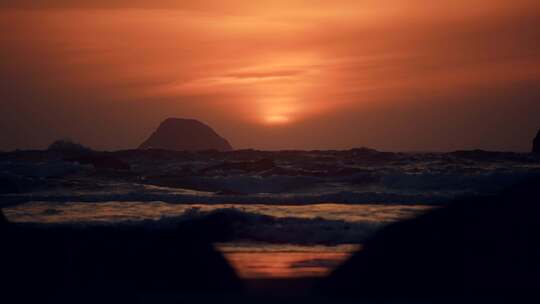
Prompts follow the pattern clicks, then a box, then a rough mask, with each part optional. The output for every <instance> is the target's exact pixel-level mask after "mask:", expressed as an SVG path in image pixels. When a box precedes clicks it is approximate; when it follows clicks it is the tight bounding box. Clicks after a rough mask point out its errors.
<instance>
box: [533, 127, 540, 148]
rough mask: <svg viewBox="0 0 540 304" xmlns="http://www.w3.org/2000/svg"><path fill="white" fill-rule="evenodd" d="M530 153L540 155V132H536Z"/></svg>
mask: <svg viewBox="0 0 540 304" xmlns="http://www.w3.org/2000/svg"><path fill="white" fill-rule="evenodd" d="M532 152H533V153H537V154H540V130H538V134H536V137H535V138H534V141H533V149H532Z"/></svg>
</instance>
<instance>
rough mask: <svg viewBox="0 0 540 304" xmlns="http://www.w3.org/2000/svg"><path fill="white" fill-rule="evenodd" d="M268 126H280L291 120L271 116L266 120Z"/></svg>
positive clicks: (281, 116) (280, 116)
mask: <svg viewBox="0 0 540 304" xmlns="http://www.w3.org/2000/svg"><path fill="white" fill-rule="evenodd" d="M264 121H265V122H266V123H267V124H271V125H278V124H286V123H289V122H291V119H290V118H289V117H287V116H285V115H269V116H266V117H265V118H264Z"/></svg>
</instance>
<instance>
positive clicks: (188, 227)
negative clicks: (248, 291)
mask: <svg viewBox="0 0 540 304" xmlns="http://www.w3.org/2000/svg"><path fill="white" fill-rule="evenodd" d="M2 221H3V215H2V216H0V240H1V244H2V245H1V250H0V261H2V267H1V272H0V282H1V283H0V297H1V299H2V300H1V301H2V302H3V301H4V300H6V299H9V298H10V297H16V298H17V300H18V303H20V302H21V299H22V300H23V302H30V301H33V300H37V302H36V303H43V302H45V303H48V301H51V302H53V301H54V302H55V303H56V302H57V301H61V302H63V301H66V302H73V303H77V302H81V301H83V300H87V301H89V302H94V303H102V302H109V301H110V302H114V299H115V298H121V299H122V298H123V299H125V298H129V299H137V298H138V297H140V296H144V295H165V294H177V295H178V294H180V295H184V294H194V293H195V294H196V293H201V294H204V293H206V292H209V293H218V294H219V293H231V292H232V293H234V292H238V291H239V290H240V288H241V283H240V280H239V279H238V278H237V276H236V274H235V273H234V271H233V269H232V268H231V267H230V266H229V265H228V263H227V262H226V260H225V259H224V258H223V257H222V256H221V255H220V254H219V253H218V252H216V251H215V250H214V249H213V247H212V245H211V243H210V237H211V236H212V233H211V231H210V230H213V229H214V228H215V227H210V226H207V224H208V223H205V222H200V223H194V224H183V225H182V226H178V227H177V228H167V229H164V228H162V229H155V228H143V227H138V226H135V227H134V226H128V227H125V226H119V227H95V226H94V227H86V228H81V227H78V228H76V227H67V226H50V225H48V226H43V225H42V226H35V225H29V224H14V223H7V222H4V224H2ZM208 227H210V228H208ZM220 229H221V228H220ZM206 230H208V231H206ZM89 298H90V299H89ZM70 299H71V300H73V301H70ZM5 303H10V302H9V301H6V302H5Z"/></svg>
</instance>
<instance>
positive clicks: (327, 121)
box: [0, 0, 540, 150]
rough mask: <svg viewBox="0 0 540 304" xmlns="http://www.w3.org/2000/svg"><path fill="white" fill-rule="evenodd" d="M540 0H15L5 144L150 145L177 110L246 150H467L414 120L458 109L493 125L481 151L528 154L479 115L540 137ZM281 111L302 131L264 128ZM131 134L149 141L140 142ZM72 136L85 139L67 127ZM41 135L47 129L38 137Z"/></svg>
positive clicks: (7, 38)
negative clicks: (539, 104)
mask: <svg viewBox="0 0 540 304" xmlns="http://www.w3.org/2000/svg"><path fill="white" fill-rule="evenodd" d="M539 6H540V5H539V4H538V3H537V2H536V1H526V0H517V1H512V3H508V2H507V1H487V0H473V1H461V0H459V1H443V2H441V1H439V2H436V3H435V2H432V1H422V0H414V1H405V0H392V1H388V2H386V1H385V2H381V1H340V2H339V3H335V2H332V3H330V2H325V1H316V2H312V1H299V0H298V1H288V2H285V1H269V2H267V3H264V5H262V4H260V2H256V3H255V2H249V3H247V2H246V1H228V2H226V3H225V2H224V1H24V0H23V1H2V2H0V8H3V9H1V10H0V27H1V28H4V29H6V28H8V29H9V31H4V32H3V33H2V35H0V57H1V58H7V59H8V60H2V61H1V62H0V82H1V83H2V91H1V92H0V95H1V96H0V97H1V98H0V107H2V112H3V113H10V115H11V117H12V119H11V118H10V120H9V124H12V125H13V126H7V127H6V128H8V129H9V130H10V131H9V132H10V133H9V134H10V136H9V137H6V136H2V140H1V141H0V148H2V147H4V148H6V149H8V148H14V147H25V146H32V147H35V146H42V145H45V144H46V142H48V141H50V140H53V139H56V138H57V137H63V136H64V135H69V136H70V137H73V138H75V139H80V140H81V141H82V142H83V143H88V144H90V145H94V146H99V147H104V148H118V147H130V146H136V145H137V144H138V140H139V138H143V137H144V136H146V135H147V134H146V133H147V132H148V131H149V130H150V129H152V128H153V127H154V126H155V124H157V123H158V122H159V120H161V119H162V118H164V117H169V116H174V115H178V116H189V117H197V118H200V119H203V120H206V121H207V122H208V123H210V124H211V125H213V126H216V128H218V129H223V130H225V131H226V132H227V133H228V134H226V135H228V137H229V139H231V141H233V142H234V143H235V146H238V147H252V146H255V147H261V148H286V147H288V148H315V147H317V148H325V147H337V148H346V147H352V146H358V145H363V146H375V147H381V148H391V149H424V148H426V149H427V148H429V149H443V148H444V149H446V148H450V147H455V148H459V147H458V145H456V144H445V143H444V141H441V140H439V138H437V137H436V136H435V135H433V136H431V135H429V134H427V133H426V132H428V131H426V130H423V129H418V128H417V127H416V126H418V125H422V126H423V128H424V129H427V130H429V132H432V133H436V131H435V130H436V129H437V126H439V127H440V128H442V129H444V130H447V129H448V130H449V127H448V125H447V124H448V123H450V122H451V121H452V116H445V115H442V114H440V113H441V111H442V112H445V111H446V112H452V113H454V112H453V111H448V109H454V107H455V109H459V111H460V112H456V113H454V115H458V114H459V116H460V117H462V118H461V120H462V121H464V122H466V123H464V124H466V125H468V126H469V127H470V129H472V130H473V131H471V130H469V132H472V133H474V132H475V131H474V129H475V128H476V129H478V130H482V131H477V132H476V135H475V136H473V135H470V140H471V142H472V141H473V140H472V139H473V138H474V139H475V140H476V142H477V144H478V146H479V147H480V146H482V145H483V146H485V147H497V148H504V147H512V148H513V149H520V150H524V149H525V148H526V145H528V143H527V144H526V143H524V141H523V140H524V139H523V138H518V137H516V138H515V139H512V138H508V140H505V144H504V145H502V146H501V145H496V144H495V140H496V139H488V138H487V137H488V136H486V138H482V137H481V136H480V135H481V134H490V135H492V136H493V135H496V134H497V132H498V131H500V129H501V128H502V127H501V126H500V125H502V124H503V123H505V124H507V123H509V121H508V120H507V119H506V118H505V117H502V116H497V115H495V116H494V117H498V119H499V120H498V121H499V123H500V125H497V123H496V122H495V121H493V122H492V123H491V124H490V126H491V128H492V130H493V131H489V130H484V129H483V127H482V121H481V120H479V119H477V116H475V115H476V114H475V115H473V114H471V113H480V112H481V110H479V109H478V108H476V105H478V104H481V105H482V107H481V108H482V109H483V110H484V111H489V107H490V105H492V106H493V107H495V108H497V109H500V110H501V111H503V112H506V113H514V114H513V115H514V116H513V117H514V118H515V119H516V120H518V121H521V122H522V123H524V124H526V125H527V128H530V129H531V130H532V129H533V128H536V127H534V124H535V119H534V117H533V116H532V114H538V112H536V111H537V109H536V108H535V107H534V106H533V105H532V104H531V103H530V102H529V103H527V104H521V105H522V106H525V105H527V107H528V108H529V109H530V111H523V113H522V114H520V115H518V113H517V112H516V109H517V106H516V105H517V104H520V103H523V101H522V99H523V98H525V97H524V96H526V99H527V100H532V99H534V98H533V97H535V96H536V97H538V92H537V91H536V90H534V89H533V88H534V87H535V85H536V86H538V83H540V75H539V73H540V72H538V71H540V39H539V37H540V26H539V21H538V20H540V10H539V9H538V8H539ZM22 8H24V9H22ZM21 9H22V10H21ZM74 25H76V26H74ZM516 88H524V90H525V92H526V94H525V93H524V94H521V93H520V92H519V90H517V89H516ZM489 91H494V92H495V91H496V92H498V94H500V95H502V96H505V98H502V99H499V98H498V95H496V94H491V95H490V94H487V93H485V92H489ZM509 92H511V94H510V93H509ZM471 96H482V98H488V99H493V101H489V100H481V101H475V99H474V98H472V97H471ZM478 98H480V97H478ZM495 99H496V100H495ZM460 100H467V103H465V102H463V101H460ZM421 105H424V106H421ZM428 105H430V106H428ZM457 105H459V106H457ZM397 108H399V109H401V111H399V112H395V111H394V110H392V109H397ZM407 109H417V111H416V112H415V111H412V110H410V111H409V110H407ZM427 109H429V110H427ZM87 112H89V113H87ZM462 112H463V113H462ZM90 113H91V114H90ZM399 113H402V115H403V116H402V117H407V119H400V117H399V115H398V114H399ZM426 113H432V114H433V116H435V117H436V116H437V115H442V116H441V118H440V119H438V120H435V119H431V116H430V115H427V114H426ZM467 113H469V114H467ZM467 115H469V116H467ZM81 117H82V118H81ZM272 117H274V118H275V117H279V118H280V121H287V122H288V123H287V124H280V126H279V128H274V129H271V130H269V129H268V125H266V124H265V121H268V119H271V118H272ZM354 117H358V118H357V119H355V118H354ZM467 117H469V118H467ZM92 120H96V121H99V122H100V123H101V125H102V126H105V125H106V126H109V128H113V127H112V126H113V125H114V124H117V125H118V127H115V128H114V129H115V131H114V132H116V136H117V137H121V138H122V140H121V142H120V141H117V142H115V140H114V139H113V138H112V136H111V138H107V136H108V134H107V131H105V130H101V129H100V130H92V127H91V126H92V125H93V123H92ZM356 120H358V121H356ZM423 120H427V121H430V122H431V123H432V124H433V125H434V127H432V128H429V127H428V126H426V125H424V124H421V123H419V121H423ZM444 120H448V121H449V122H445V121H444ZM387 121H388V122H387ZM345 122H347V123H345ZM397 122H399V124H398V123H397ZM5 124H6V125H7V124H8V123H7V122H5ZM317 124H319V125H320V126H319V127H317ZM130 125H137V128H139V129H137V132H140V133H144V134H142V135H134V134H132V133H133V130H131V129H130V127H129V126H130ZM332 125H338V126H340V127H333V126H332ZM307 126H309V127H307ZM323 126H324V127H323ZM391 126H394V127H393V130H394V131H400V130H415V131H417V132H419V134H418V136H417V137H418V138H423V139H425V141H421V140H413V139H412V138H411V136H412V133H414V132H413V131H411V133H410V134H408V135H409V136H408V137H407V141H408V142H406V141H401V137H400V138H396V136H397V135H395V136H393V135H392V132H391V130H392V128H391ZM67 129H70V130H71V129H73V130H74V131H73V133H74V134H61V133H62V132H66V131H65V130H67ZM5 130H6V129H5ZM18 130H24V131H18ZM308 130H309V131H308ZM330 130H333V131H335V132H337V133H335V134H340V136H336V135H335V134H334V135H332V134H330V133H328V132H329V131H330ZM358 130H361V131H358ZM364 130H370V131H369V132H371V133H373V134H368V133H367V132H368V131H364ZM512 130H514V131H515V132H529V131H530V130H529V129H527V130H525V131H523V130H518V129H517V127H515V129H512ZM6 132H7V131H6ZM33 132H36V134H37V133H39V134H41V135H36V136H35V137H34V138H33V139H30V138H31V136H29V135H30V134H33ZM445 132H446V131H445ZM456 132H457V131H456ZM6 134H7V133H6ZM104 134H105V135H104ZM341 134H342V136H341ZM378 134H385V135H384V136H381V138H377V135H378ZM422 134H423V135H422ZM456 136H457V134H456ZM16 138H17V139H16ZM261 138H264V140H261ZM84 139H87V140H86V141H85V140H84ZM383 140H384V141H383ZM518 140H519V141H520V142H519V143H518ZM385 141H386V143H385ZM397 143H399V145H398V144H397ZM468 143H469V141H465V140H464V144H463V146H472V144H468Z"/></svg>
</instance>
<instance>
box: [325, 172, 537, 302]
mask: <svg viewBox="0 0 540 304" xmlns="http://www.w3.org/2000/svg"><path fill="white" fill-rule="evenodd" d="M539 189H540V179H539V178H534V179H532V180H529V181H527V182H525V183H523V184H521V185H518V186H516V187H514V188H513V189H511V190H508V191H506V192H504V193H501V194H500V195H493V196H489V197H476V198H474V197H471V198H465V199H461V200H458V201H455V202H454V203H452V204H450V205H449V206H447V207H443V208H440V209H436V210H434V211H431V212H428V213H426V214H424V215H421V216H419V217H418V218H415V219H411V220H406V221H403V222H399V223H396V224H391V225H389V226H387V227H386V228H383V229H382V230H381V231H380V232H379V233H377V234H376V235H375V236H374V237H373V238H372V239H370V240H368V241H367V242H366V243H365V244H364V247H363V249H362V250H361V251H359V252H358V253H356V254H355V255H354V256H353V257H352V258H351V259H349V260H348V261H347V262H345V263H344V264H343V265H342V266H341V267H339V268H338V269H337V270H336V271H334V273H332V274H331V275H330V276H329V277H328V278H327V279H326V281H325V282H324V284H323V289H324V290H325V291H326V292H328V293H330V294H333V295H346V296H348V297H351V298H361V297H366V296H367V297H400V298H403V297H414V298H422V297H432V296H433V297H448V296H464V295H466V298H467V296H470V295H474V296H481V297H483V296H488V297H499V296H501V297H502V298H504V297H505V296H514V295H530V294H533V293H535V291H536V290H539V288H540V242H539V241H538V240H540V191H539Z"/></svg>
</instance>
